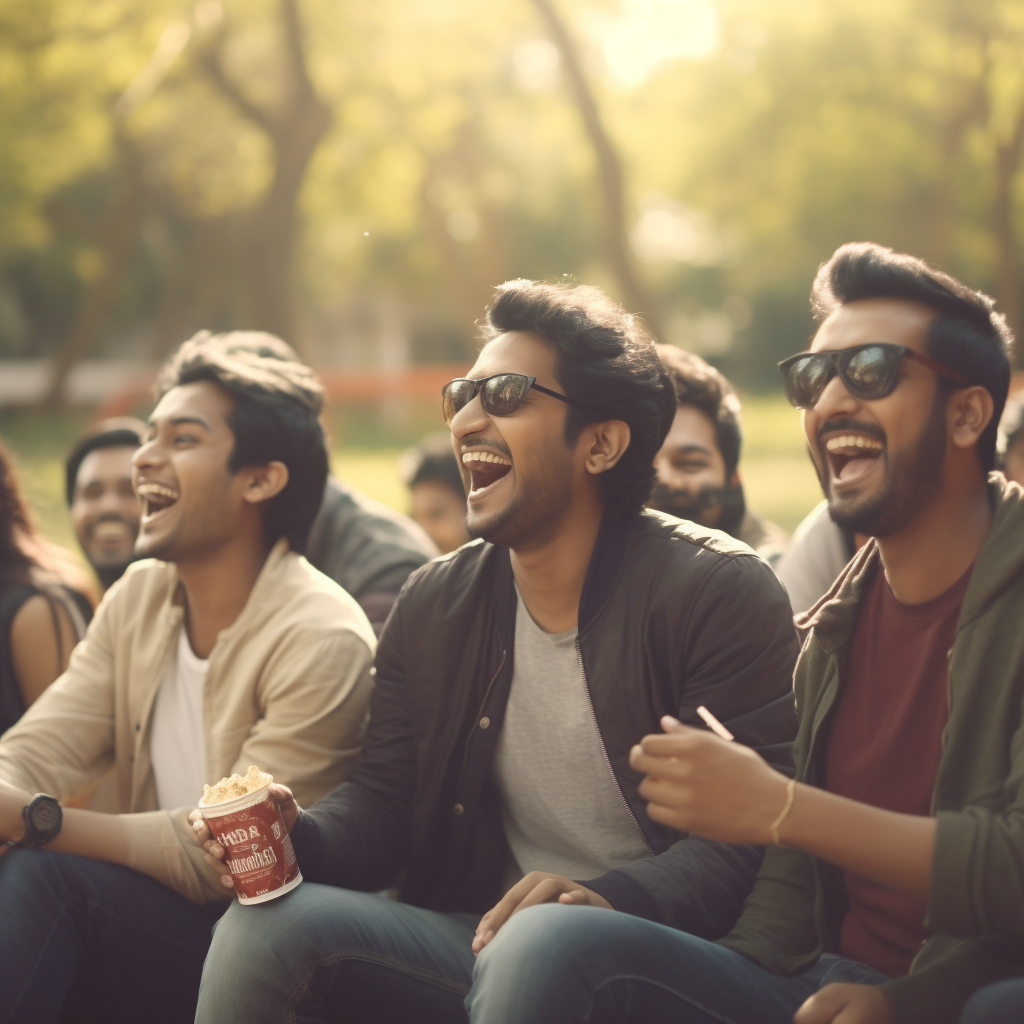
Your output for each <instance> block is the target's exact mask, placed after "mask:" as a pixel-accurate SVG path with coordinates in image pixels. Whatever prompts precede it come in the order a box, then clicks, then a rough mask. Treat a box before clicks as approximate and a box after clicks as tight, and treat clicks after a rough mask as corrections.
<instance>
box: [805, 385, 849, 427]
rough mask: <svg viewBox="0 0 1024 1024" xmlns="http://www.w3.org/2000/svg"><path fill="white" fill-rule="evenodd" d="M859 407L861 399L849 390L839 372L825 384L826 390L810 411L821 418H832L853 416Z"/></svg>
mask: <svg viewBox="0 0 1024 1024" xmlns="http://www.w3.org/2000/svg"><path fill="white" fill-rule="evenodd" d="M859 408H860V402H859V400H858V399H856V398H855V397H854V396H853V395H851V394H850V392H849V391H847V389H846V385H845V384H844V383H843V379H842V377H840V376H839V374H838V373H837V374H836V375H835V376H834V377H833V378H832V379H831V380H830V381H829V382H828V383H827V384H826V385H825V390H824V391H822V393H821V395H820V396H819V398H818V401H817V402H815V403H814V407H813V408H812V409H809V410H808V412H809V413H813V415H814V416H815V417H817V418H818V419H819V420H830V419H832V418H833V417H835V416H851V415H852V414H853V413H854V412H855V411H856V410H857V409H859Z"/></svg>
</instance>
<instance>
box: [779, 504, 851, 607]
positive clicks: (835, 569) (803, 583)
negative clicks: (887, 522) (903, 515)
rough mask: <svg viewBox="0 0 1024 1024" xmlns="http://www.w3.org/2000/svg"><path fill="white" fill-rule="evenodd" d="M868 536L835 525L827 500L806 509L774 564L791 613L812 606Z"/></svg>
mask: <svg viewBox="0 0 1024 1024" xmlns="http://www.w3.org/2000/svg"><path fill="white" fill-rule="evenodd" d="M867 540H868V538H867V537H864V536H862V535H859V534H853V533H850V531H849V530H844V529H843V528H842V527H840V526H837V525H836V523H835V522H833V520H832V517H831V516H830V515H829V511H828V502H827V501H822V502H820V503H819V504H817V505H815V506H814V508H813V509H812V510H811V511H810V512H808V513H807V515H806V516H805V517H804V518H803V520H802V521H801V522H800V525H799V526H798V527H797V528H796V529H795V530H794V531H793V537H792V540H790V542H789V547H788V548H786V550H785V552H784V553H783V555H782V557H781V558H780V559H779V560H778V562H777V563H776V564H775V572H776V574H777V575H778V577H779V579H780V580H782V585H783V586H784V587H785V588H786V593H787V594H789V601H790V604H791V605H792V606H793V614H794V615H799V614H801V613H802V612H806V611H808V610H809V609H810V608H813V607H814V605H816V604H817V603H818V601H820V600H821V598H822V597H823V596H824V595H825V594H826V593H828V591H829V589H830V588H831V586H832V584H833V583H835V581H836V579H837V577H838V576H839V574H840V573H841V572H842V571H843V569H844V568H845V566H846V563H847V562H849V561H850V559H851V558H853V556H854V555H855V554H856V553H857V551H858V550H859V549H860V548H861V547H862V546H863V545H864V544H865V543H867Z"/></svg>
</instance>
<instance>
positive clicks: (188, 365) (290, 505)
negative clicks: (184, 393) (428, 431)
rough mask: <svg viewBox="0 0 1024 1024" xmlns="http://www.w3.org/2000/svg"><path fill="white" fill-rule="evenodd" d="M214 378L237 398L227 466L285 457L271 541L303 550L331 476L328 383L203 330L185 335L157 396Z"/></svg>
mask: <svg viewBox="0 0 1024 1024" xmlns="http://www.w3.org/2000/svg"><path fill="white" fill-rule="evenodd" d="M197 381H211V382H213V383H214V384H217V385H219V386H220V387H222V388H223V389H224V390H225V391H227V392H228V393H229V394H230V395H231V397H232V398H233V399H234V400H235V405H234V408H233V409H232V410H231V412H230V414H229V415H228V426H229V427H230V428H231V432H232V433H233V434H234V435H235V446H234V448H233V449H232V452H231V456H230V458H229V459H228V469H229V470H230V471H231V472H232V473H235V472H237V471H238V470H239V469H241V468H242V467H243V466H265V465H266V464H267V463H268V462H283V463H284V464H285V466H287V467H288V483H287V484H286V485H285V486H284V488H283V489H282V491H281V493H280V494H277V495H275V496H274V497H273V498H271V499H270V501H269V502H267V507H266V509H265V512H264V527H265V531H266V537H267V542H268V543H270V544H273V543H274V542H275V541H277V540H278V538H280V537H287V539H288V544H289V546H290V547H291V549H292V550H293V551H298V552H300V553H301V552H303V551H305V549H306V542H307V540H308V539H309V531H310V528H311V527H312V525H313V520H314V519H315V518H316V515H317V512H318V511H319V510H320V503H321V502H322V501H323V495H324V485H325V484H326V482H327V470H328V456H327V442H326V440H325V439H324V432H323V429H322V427H321V426H320V420H319V415H320V410H321V409H322V407H323V388H322V387H321V386H320V382H319V381H318V380H317V378H316V375H315V374H314V373H313V371H312V370H310V369H309V367H307V366H304V365H303V364H302V363H300V362H298V361H291V360H285V359H281V358H279V357H278V356H276V355H274V356H265V355H259V354H257V353H256V352H255V351H253V350H252V349H248V348H245V347H242V346H238V347H235V348H232V347H230V346H228V345H225V344H223V343H222V342H221V340H220V339H219V338H218V336H217V335H211V334H210V333H209V332H208V331H202V332H200V333H199V334H197V335H196V336H195V337H193V338H191V339H189V340H188V341H186V342H185V343H184V344H183V345H182V346H181V348H179V349H178V351H177V353H176V354H175V355H174V356H173V357H172V359H171V360H170V362H169V363H168V364H167V365H166V366H165V367H164V369H163V370H162V371H161V373H160V376H159V379H158V382H157V396H158V397H161V396H163V395H164V394H166V393H167V392H168V391H170V390H171V388H175V387H180V386H182V385H184V384H193V383H195V382H197Z"/></svg>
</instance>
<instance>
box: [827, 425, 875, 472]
mask: <svg viewBox="0 0 1024 1024" xmlns="http://www.w3.org/2000/svg"><path fill="white" fill-rule="evenodd" d="M825 450H826V452H827V453H828V462H829V468H830V469H831V471H832V479H833V480H835V481H836V482H837V483H844V484H845V483H853V482H854V481H855V480H859V479H860V478H861V477H863V476H865V475H866V474H867V473H869V472H871V469H872V467H873V466H874V465H875V463H876V462H877V461H878V460H879V459H880V458H881V456H882V453H883V452H884V451H885V445H884V444H882V442H881V441H879V440H878V439H877V438H874V437H869V436H868V435H867V434H839V435H837V436H835V437H830V438H829V439H828V440H827V441H826V442H825Z"/></svg>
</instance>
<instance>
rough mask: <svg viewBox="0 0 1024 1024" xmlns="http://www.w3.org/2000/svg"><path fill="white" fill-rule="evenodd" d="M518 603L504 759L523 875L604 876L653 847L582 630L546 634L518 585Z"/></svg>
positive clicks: (507, 807) (511, 832) (512, 840)
mask: <svg viewBox="0 0 1024 1024" xmlns="http://www.w3.org/2000/svg"><path fill="white" fill-rule="evenodd" d="M516 599H517V602H518V605H517V610H516V638H515V656H514V659H513V669H512V691H511V693H510V694H509V699H508V708H507V710H506V712H505V724H504V725H503V726H502V730H501V736H500V737H499V739H498V749H497V754H496V757H495V762H494V772H495V779H496V781H497V784H498V791H499V793H500V796H501V814H502V822H503V824H504V827H505V835H506V837H507V839H508V843H509V847H510V848H511V850H512V855H513V857H514V858H515V860H516V864H517V865H518V868H519V871H518V873H517V875H516V877H522V875H524V874H528V873H529V872H530V871H553V872H555V873H556V874H560V875H566V876H567V877H569V878H576V879H581V880H583V879H588V878H595V877H596V876H597V875H600V874H603V873H604V872H605V871H610V870H611V869H612V868H617V867H621V866H622V865H623V864H628V863H629V862H630V861H634V860H639V859H640V858H641V857H646V856H647V855H648V852H649V851H648V849H647V846H646V844H645V843H644V841H643V837H642V836H641V835H640V833H639V831H638V830H637V827H636V825H635V824H634V823H633V820H632V818H631V817H630V814H629V812H628V810H627V809H626V805H625V803H624V802H623V798H622V796H621V795H620V793H619V791H618V788H617V786H616V784H615V780H614V778H613V777H612V774H611V768H610V767H609V765H608V763H607V761H606V760H605V752H604V747H603V745H602V741H601V736H600V733H599V732H598V729H597V719H596V718H595V717H594V712H593V709H592V707H591V705H590V701H589V699H588V696H587V690H586V682H585V679H584V675H583V666H582V663H581V661H580V658H579V656H578V654H577V652H576V630H575V629H571V630H569V631H567V632H565V633H545V632H544V631H543V630H542V629H541V628H540V627H539V626H538V625H537V623H536V622H534V621H533V619H532V618H531V617H530V613H529V612H528V611H527V609H526V605H525V604H523V599H522V597H520V596H519V591H518V588H517V590H516ZM516 877H513V878H512V879H511V880H512V881H515V880H516Z"/></svg>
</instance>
